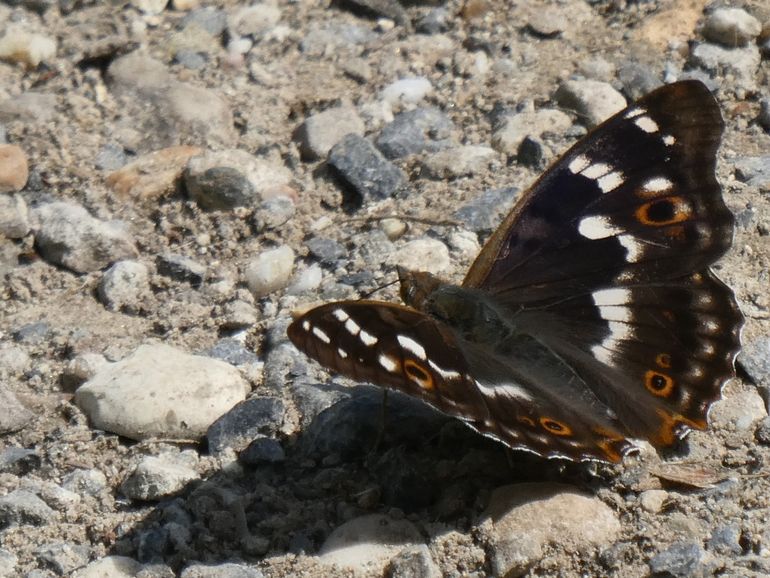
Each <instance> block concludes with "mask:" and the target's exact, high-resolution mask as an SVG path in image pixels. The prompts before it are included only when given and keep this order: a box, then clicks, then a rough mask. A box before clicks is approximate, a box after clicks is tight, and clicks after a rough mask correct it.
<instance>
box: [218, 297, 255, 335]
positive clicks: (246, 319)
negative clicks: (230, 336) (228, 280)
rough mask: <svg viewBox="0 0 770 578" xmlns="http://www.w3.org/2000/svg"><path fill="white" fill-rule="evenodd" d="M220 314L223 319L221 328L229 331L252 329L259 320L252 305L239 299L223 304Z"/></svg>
mask: <svg viewBox="0 0 770 578" xmlns="http://www.w3.org/2000/svg"><path fill="white" fill-rule="evenodd" d="M222 314H223V317H224V319H223V321H222V327H223V328H225V329H231V330H232V329H245V328H247V327H253V326H254V324H255V323H256V322H257V320H258V319H259V315H258V312H257V310H256V309H255V308H254V305H252V304H251V303H246V302H245V301H241V300H240V299H236V300H235V301H231V302H229V303H227V304H225V306H224V308H223V311H222Z"/></svg>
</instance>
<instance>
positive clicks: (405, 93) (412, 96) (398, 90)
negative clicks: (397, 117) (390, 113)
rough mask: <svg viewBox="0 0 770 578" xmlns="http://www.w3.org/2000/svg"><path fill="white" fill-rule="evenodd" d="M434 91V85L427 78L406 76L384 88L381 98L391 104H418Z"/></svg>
mask: <svg viewBox="0 0 770 578" xmlns="http://www.w3.org/2000/svg"><path fill="white" fill-rule="evenodd" d="M432 92H433V86H432V85H431V83H430V80H428V79H427V78H423V77H418V78H404V79H401V80H397V81H395V82H393V83H391V84H389V85H388V86H386V87H385V88H383V89H382V92H381V93H380V98H381V99H382V100H384V101H385V102H387V103H389V104H390V105H391V106H396V105H400V104H418V103H419V102H420V101H422V100H423V99H425V98H426V97H427V96H428V95H430V94H431V93H432Z"/></svg>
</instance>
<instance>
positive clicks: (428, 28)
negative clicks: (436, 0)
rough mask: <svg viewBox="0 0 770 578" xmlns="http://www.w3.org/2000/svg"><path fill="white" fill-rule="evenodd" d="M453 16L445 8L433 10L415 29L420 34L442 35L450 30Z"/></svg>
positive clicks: (420, 20) (419, 21) (421, 19)
mask: <svg viewBox="0 0 770 578" xmlns="http://www.w3.org/2000/svg"><path fill="white" fill-rule="evenodd" d="M450 19H451V14H450V12H449V10H447V8H445V7H444V6H441V7H438V8H433V9H432V10H431V11H430V12H428V13H427V14H425V15H424V16H423V17H422V18H420V19H419V20H418V21H417V24H416V25H415V29H416V30H417V32H419V33H420V34H440V33H441V32H446V31H447V30H449V21H450Z"/></svg>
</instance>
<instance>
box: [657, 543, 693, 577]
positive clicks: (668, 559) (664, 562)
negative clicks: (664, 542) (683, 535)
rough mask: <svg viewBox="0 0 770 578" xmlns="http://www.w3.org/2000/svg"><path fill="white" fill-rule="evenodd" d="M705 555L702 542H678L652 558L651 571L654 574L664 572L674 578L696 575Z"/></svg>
mask: <svg viewBox="0 0 770 578" xmlns="http://www.w3.org/2000/svg"><path fill="white" fill-rule="evenodd" d="M703 556H704V552H703V548H701V546H700V544H695V543H693V542H677V543H675V544H672V545H671V546H669V547H668V548H667V549H666V550H664V551H663V552H661V553H659V554H656V555H655V556H654V557H653V558H652V559H651V560H650V562H649V566H650V571H651V572H652V573H653V574H663V575H666V576H673V577H674V578H687V577H690V576H695V575H696V571H697V570H698V568H699V567H700V565H701V562H702V560H703Z"/></svg>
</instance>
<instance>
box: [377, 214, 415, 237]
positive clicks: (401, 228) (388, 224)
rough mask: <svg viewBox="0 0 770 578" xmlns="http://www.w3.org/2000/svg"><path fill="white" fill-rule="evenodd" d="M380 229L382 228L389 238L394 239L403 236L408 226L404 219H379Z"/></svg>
mask: <svg viewBox="0 0 770 578" xmlns="http://www.w3.org/2000/svg"><path fill="white" fill-rule="evenodd" d="M380 229H382V232H383V233H385V235H386V236H387V237H388V239H389V240H391V241H395V240H396V239H400V238H401V237H403V236H404V233H406V232H407V230H408V229H409V226H408V225H407V223H406V221H402V220H401V219H382V220H381V221H380Z"/></svg>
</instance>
